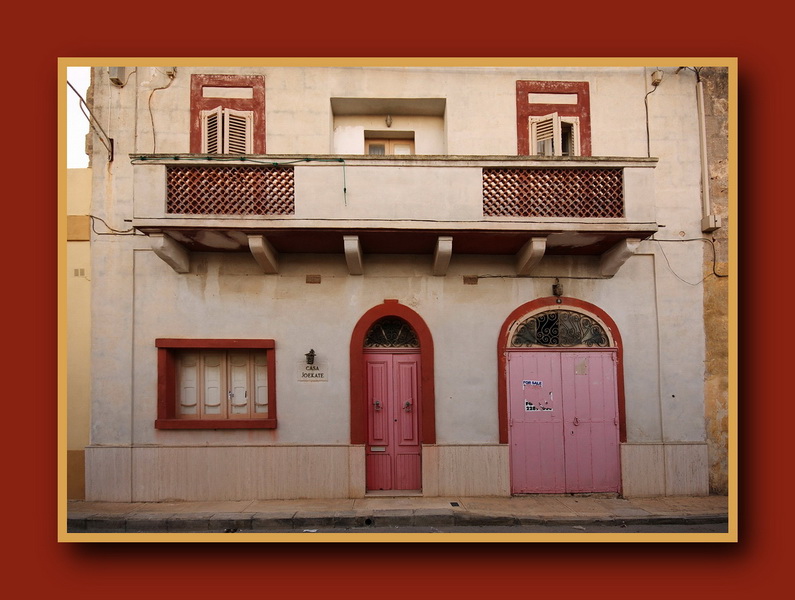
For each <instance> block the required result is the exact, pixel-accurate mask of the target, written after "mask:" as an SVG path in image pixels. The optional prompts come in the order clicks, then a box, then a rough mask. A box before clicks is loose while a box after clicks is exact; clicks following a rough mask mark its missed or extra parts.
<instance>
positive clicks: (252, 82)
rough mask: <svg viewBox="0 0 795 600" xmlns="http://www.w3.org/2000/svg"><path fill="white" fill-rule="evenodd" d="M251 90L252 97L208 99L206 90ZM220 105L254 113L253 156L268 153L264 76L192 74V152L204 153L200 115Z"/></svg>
mask: <svg viewBox="0 0 795 600" xmlns="http://www.w3.org/2000/svg"><path fill="white" fill-rule="evenodd" d="M206 87H222V88H223V87H225V88H251V89H252V97H251V98H205V97H204V91H203V90H204V88H206ZM218 106H221V107H223V108H231V109H233V110H241V111H251V112H253V113H254V134H253V137H254V139H253V147H254V154H265V77H264V76H262V75H191V78H190V151H191V153H192V154H201V150H202V126H201V113H202V111H203V110H212V109H214V108H217V107H218Z"/></svg>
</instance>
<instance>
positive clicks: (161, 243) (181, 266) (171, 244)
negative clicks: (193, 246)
mask: <svg viewBox="0 0 795 600" xmlns="http://www.w3.org/2000/svg"><path fill="white" fill-rule="evenodd" d="M149 239H150V241H151V243H152V250H153V251H154V253H155V254H157V256H159V257H160V258H161V259H162V260H163V261H164V262H165V263H166V264H167V265H168V266H169V267H171V268H172V269H174V270H175V271H176V272H177V273H189V272H190V252H188V250H187V249H185V247H184V246H183V245H182V244H180V243H179V242H177V241H175V240H174V238H172V237H170V236H168V235H167V234H165V233H150V234H149Z"/></svg>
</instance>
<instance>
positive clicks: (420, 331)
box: [350, 300, 436, 444]
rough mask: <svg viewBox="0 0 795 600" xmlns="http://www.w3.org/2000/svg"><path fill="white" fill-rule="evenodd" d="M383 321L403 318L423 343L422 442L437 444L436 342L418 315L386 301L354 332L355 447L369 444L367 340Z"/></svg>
mask: <svg viewBox="0 0 795 600" xmlns="http://www.w3.org/2000/svg"><path fill="white" fill-rule="evenodd" d="M383 317H400V318H401V319H403V320H405V321H406V322H407V323H408V324H409V325H411V327H412V328H413V329H414V331H415V332H416V334H417V338H418V339H419V341H420V348H419V352H420V357H421V358H420V371H421V374H420V389H421V394H422V400H421V404H420V410H421V411H422V415H421V418H420V436H421V438H420V441H421V442H422V443H423V444H435V443H436V402H435V395H434V383H433V338H432V337H431V331H430V329H429V328H428V326H427V325H426V324H425V321H423V320H422V317H420V316H419V315H418V314H417V313H416V312H414V311H413V310H412V309H410V308H409V307H408V306H404V305H403V304H400V303H399V302H398V301H397V300H384V303H383V304H379V305H378V306H375V307H373V308H371V309H370V310H368V311H367V312H366V313H364V315H362V318H361V319H359V322H358V323H357V324H356V326H355V327H354V329H353V334H352V335H351V348H350V360H351V364H350V368H351V406H350V410H351V444H366V443H367V398H366V390H367V373H366V371H365V368H364V339H365V337H366V336H367V332H368V331H369V330H370V327H372V325H373V323H375V322H376V321H378V319H381V318H383Z"/></svg>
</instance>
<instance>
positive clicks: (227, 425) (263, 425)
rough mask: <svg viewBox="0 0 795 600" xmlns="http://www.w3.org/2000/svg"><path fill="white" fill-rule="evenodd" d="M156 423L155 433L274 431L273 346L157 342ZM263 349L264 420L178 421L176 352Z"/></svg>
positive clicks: (205, 341) (236, 342) (268, 343)
mask: <svg viewBox="0 0 795 600" xmlns="http://www.w3.org/2000/svg"><path fill="white" fill-rule="evenodd" d="M155 346H156V347H157V419H156V420H155V429H275V428H276V343H275V342H274V341H273V340H242V339H182V338H158V339H156V340H155ZM210 348H214V349H218V350H237V349H247V348H257V349H264V350H265V353H266V356H267V360H268V418H267V419H180V418H178V417H177V416H176V410H177V384H176V380H177V377H176V369H175V360H174V358H175V351H179V350H180V349H189V350H201V349H210Z"/></svg>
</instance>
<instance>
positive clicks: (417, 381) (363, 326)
mask: <svg viewBox="0 0 795 600" xmlns="http://www.w3.org/2000/svg"><path fill="white" fill-rule="evenodd" d="M434 414H435V411H434V386H433V340H432V338H431V335H430V331H429V329H428V327H427V326H426V325H425V322H424V321H423V320H422V318H421V317H420V316H419V315H418V314H417V313H416V312H414V311H413V310H411V309H410V308H408V307H406V306H403V305H401V304H399V303H398V302H397V301H395V300H393V301H385V302H384V304H381V305H379V306H376V307H374V308H372V309H370V310H369V311H367V313H365V315H364V316H362V318H361V319H360V320H359V322H358V323H357V325H356V327H355V328H354V331H353V335H352V336H351V443H352V444H364V445H365V470H366V489H367V490H368V491H372V490H413V491H419V490H421V489H422V445H423V444H434V443H435V442H436V427H435V418H434Z"/></svg>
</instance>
